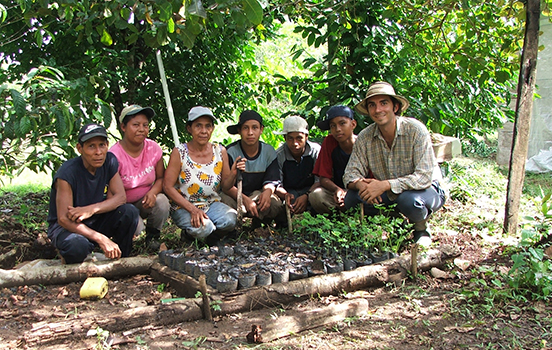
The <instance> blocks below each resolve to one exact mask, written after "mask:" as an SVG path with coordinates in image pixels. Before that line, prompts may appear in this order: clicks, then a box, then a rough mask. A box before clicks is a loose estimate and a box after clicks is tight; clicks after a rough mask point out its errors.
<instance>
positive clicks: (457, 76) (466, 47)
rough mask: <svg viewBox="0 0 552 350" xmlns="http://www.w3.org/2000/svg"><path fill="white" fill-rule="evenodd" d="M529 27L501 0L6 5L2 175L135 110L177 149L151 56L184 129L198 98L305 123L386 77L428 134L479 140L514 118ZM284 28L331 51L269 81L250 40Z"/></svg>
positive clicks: (304, 57)
mask: <svg viewBox="0 0 552 350" xmlns="http://www.w3.org/2000/svg"><path fill="white" fill-rule="evenodd" d="M523 19H524V8H523V4H522V3H520V2H514V1H504V0H490V1H487V2H484V3H481V2H480V1H470V0H463V1H453V0H437V1H430V2H428V1H426V0H412V1H408V2H392V1H388V0H351V1H335V0H330V1H318V0H307V1H301V2H287V1H282V0H278V1H271V2H260V1H257V0H241V1H233V0H230V1H219V2H215V1H212V0H205V1H198V0H193V1H190V0H185V1H182V0H178V1H177V0H174V1H164V0H158V1H143V0H139V1H136V0H133V1H130V0H112V1H102V2H94V1H74V0H64V1H48V0H40V1H38V0H8V1H6V3H5V4H4V5H0V47H2V49H1V53H0V64H1V70H0V118H1V119H0V141H1V142H2V144H3V147H2V149H1V150H0V161H1V162H2V165H1V166H0V169H1V170H0V175H1V174H2V173H4V174H13V172H14V171H15V170H17V169H20V168H21V167H22V166H25V167H29V168H31V169H32V170H41V169H44V168H52V169H56V168H57V167H58V166H59V165H60V164H61V162H62V161H64V160H65V159H67V158H70V157H72V156H73V155H74V150H73V146H74V144H75V142H76V131H77V130H78V129H79V128H80V126H81V125H83V124H84V123H86V122H89V121H97V122H101V123H103V124H105V125H106V126H109V125H111V124H112V123H114V122H115V121H114V119H115V117H116V116H117V115H118V114H119V112H120V110H121V109H122V108H123V107H124V105H126V104H129V103H138V104H141V105H149V106H152V107H153V108H154V109H155V110H156V111H157V112H158V117H157V118H156V119H155V127H154V128H153V130H152V132H151V137H152V138H154V139H156V140H157V141H158V142H160V143H161V144H164V145H165V146H168V147H171V146H172V140H171V139H170V138H169V134H170V133H169V132H168V130H169V120H168V116H167V113H166V112H165V110H166V108H165V102H164V100H163V96H162V88H161V83H160V80H159V78H158V77H159V72H158V68H157V63H156V58H155V53H156V51H157V50H161V53H162V57H163V60H164V66H165V70H166V75H167V80H168V82H169V89H170V93H171V97H172V103H173V108H174V110H175V112H176V113H177V114H178V116H179V117H178V118H176V119H177V124H178V129H179V130H180V131H181V132H183V131H184V130H185V128H184V127H183V123H184V121H183V119H184V117H185V115H186V113H187V111H188V110H189V109H190V108H191V107H192V106H194V105H199V104H203V105H206V106H209V107H212V108H213V109H214V110H215V113H216V115H217V116H220V118H221V119H222V120H225V119H229V118H233V116H234V115H235V111H241V110H243V109H245V108H256V109H258V110H261V111H262V112H264V113H266V114H269V115H278V114H280V113H281V114H282V115H285V113H286V112H296V113H299V114H301V115H302V116H304V117H306V118H307V120H308V121H309V123H310V124H311V125H313V124H314V123H315V121H316V119H317V118H319V117H320V115H322V114H323V113H324V111H325V109H326V108H328V107H329V106H330V105H332V104H337V103H342V104H347V105H350V106H353V105H354V104H356V103H357V102H358V101H359V100H361V99H362V97H363V95H364V93H365V90H366V87H367V85H368V84H369V83H370V82H372V81H375V80H385V81H389V82H390V83H392V84H393V85H394V86H395V88H396V90H397V92H398V93H399V94H403V95H405V96H407V97H408V98H409V99H410V101H411V107H410V109H409V110H408V115H410V116H413V117H416V118H418V119H420V120H422V121H424V122H426V123H427V125H428V126H429V127H430V128H431V129H432V130H433V131H436V132H440V133H444V134H448V135H457V136H463V137H469V136H470V135H472V134H473V133H483V132H485V131H487V130H488V129H490V128H495V127H496V126H498V125H500V124H501V123H502V122H503V121H504V120H505V119H506V118H508V117H511V111H510V110H509V109H508V103H509V100H510V98H511V91H514V89H513V85H512V84H515V77H516V74H517V70H518V69H519V50H520V48H521V40H522V38H523V35H522V34H523ZM285 21H292V22H294V23H296V29H295V31H296V32H297V33H300V34H301V35H302V37H303V38H304V39H305V40H306V42H307V45H309V46H311V47H313V48H320V47H325V48H326V50H327V55H325V56H324V57H322V58H318V57H313V56H310V55H309V54H308V53H309V52H308V51H309V50H308V49H305V48H300V47H299V46H297V47H296V48H295V49H294V51H293V52H291V53H288V52H282V55H292V58H294V59H296V60H298V61H300V62H301V64H302V66H303V68H305V69H307V70H310V71H311V74H309V75H307V76H305V75H298V76H293V75H291V76H290V75H289V74H282V73H278V72H274V74H272V75H270V76H267V72H266V71H263V67H261V66H260V65H259V64H258V62H257V61H256V58H255V51H254V45H255V43H258V42H261V41H263V40H267V39H270V38H272V37H274V35H276V29H277V28H278V25H279V24H280V23H283V22H285ZM274 111H276V112H274ZM358 118H359V121H360V123H359V124H360V125H361V127H362V126H364V125H366V123H368V120H364V119H363V117H362V116H358ZM25 152H26V153H25Z"/></svg>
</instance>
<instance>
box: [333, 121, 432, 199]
mask: <svg viewBox="0 0 552 350" xmlns="http://www.w3.org/2000/svg"><path fill="white" fill-rule="evenodd" d="M436 169H437V170H438V168H437V162H436V161H435V155H434V153H433V147H432V143H431V136H430V134H429V131H428V130H427V128H426V127H425V125H423V124H422V123H421V122H419V121H418V120H416V119H413V118H406V117H397V130H396V132H395V138H394V139H393V144H392V145H391V148H389V146H388V145H387V142H385V140H384V138H383V135H382V134H381V133H380V131H379V128H378V127H377V125H376V124H375V123H374V124H371V125H369V126H368V127H367V128H365V129H364V130H362V131H361V132H360V134H359V135H358V138H357V140H356V142H355V145H354V146H353V153H352V154H351V159H350V160H349V163H348V164H347V168H346V169H345V175H344V176H343V183H344V184H345V186H347V185H348V184H349V183H351V182H354V181H356V180H359V179H362V178H366V177H368V174H369V171H370V170H371V171H372V173H373V175H374V178H376V179H377V180H388V181H389V183H390V184H391V191H390V193H389V192H388V193H387V195H388V197H389V199H390V200H395V199H396V198H397V195H399V194H401V193H402V192H403V191H406V190H423V189H426V188H428V187H429V186H431V182H432V180H433V174H434V171H435V170H436Z"/></svg>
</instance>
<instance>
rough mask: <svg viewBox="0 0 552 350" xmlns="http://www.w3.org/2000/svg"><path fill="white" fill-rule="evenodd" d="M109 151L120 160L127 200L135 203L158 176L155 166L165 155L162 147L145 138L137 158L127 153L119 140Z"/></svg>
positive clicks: (120, 170)
mask: <svg viewBox="0 0 552 350" xmlns="http://www.w3.org/2000/svg"><path fill="white" fill-rule="evenodd" d="M109 151H110V152H111V153H113V154H115V156H116V157H117V160H118V161H119V174H121V180H123V186H124V187H125V192H126V196H127V202H128V203H134V202H136V201H138V200H139V199H141V198H143V197H144V196H145V195H146V193H147V192H148V191H149V190H150V189H151V187H152V186H153V183H154V182H155V179H156V177H157V176H156V174H155V167H156V165H157V163H158V162H159V160H161V158H162V157H163V150H162V149H161V147H160V146H159V145H158V144H157V143H156V142H155V141H153V140H150V139H145V140H144V148H143V149H142V152H141V153H140V155H139V156H138V157H136V158H134V157H132V156H131V155H130V154H128V153H126V151H125V150H124V149H123V147H122V146H121V144H120V143H119V142H117V143H116V144H114V145H113V147H111V149H110V150H109Z"/></svg>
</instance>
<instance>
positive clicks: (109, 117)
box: [101, 103, 112, 128]
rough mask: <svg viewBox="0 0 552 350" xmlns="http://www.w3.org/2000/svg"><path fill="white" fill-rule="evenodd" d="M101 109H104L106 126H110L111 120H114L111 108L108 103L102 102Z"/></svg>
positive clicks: (104, 123) (103, 114)
mask: <svg viewBox="0 0 552 350" xmlns="http://www.w3.org/2000/svg"><path fill="white" fill-rule="evenodd" d="M101 111H102V116H103V125H104V127H105V128H109V126H110V125H111V120H112V111H111V108H110V107H109V106H108V105H107V104H105V103H102V104H101Z"/></svg>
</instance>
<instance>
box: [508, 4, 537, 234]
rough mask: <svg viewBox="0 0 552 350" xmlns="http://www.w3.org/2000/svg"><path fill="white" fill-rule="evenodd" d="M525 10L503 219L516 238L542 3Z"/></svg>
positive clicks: (529, 6)
mask: <svg viewBox="0 0 552 350" xmlns="http://www.w3.org/2000/svg"><path fill="white" fill-rule="evenodd" d="M526 8H527V10H526V12H527V20H526V24H525V40H524V43H523V53H522V56H521V69H520V72H519V81H518V91H517V94H518V97H517V102H516V120H515V123H514V135H513V142H512V154H511V155H510V169H509V172H508V189H507V195H506V210H505V215H504V232H506V233H514V234H515V233H516V231H517V226H518V216H519V204H520V198H521V191H522V189H523V180H524V178H525V161H526V159H527V149H528V144H529V139H528V136H529V127H530V126H531V111H532V109H533V91H534V89H535V76H536V70H537V53H538V49H539V17H540V1H539V0H527V7H526Z"/></svg>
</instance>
